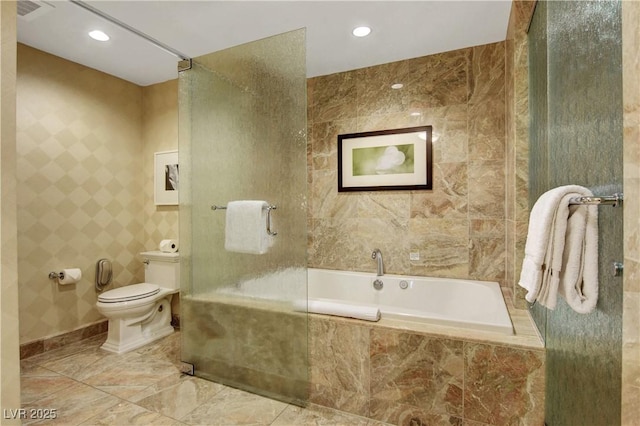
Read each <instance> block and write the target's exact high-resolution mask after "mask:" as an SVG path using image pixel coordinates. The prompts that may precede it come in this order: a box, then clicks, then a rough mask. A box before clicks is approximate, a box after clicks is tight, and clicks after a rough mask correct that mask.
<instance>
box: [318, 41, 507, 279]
mask: <svg viewBox="0 0 640 426" xmlns="http://www.w3.org/2000/svg"><path fill="white" fill-rule="evenodd" d="M393 83H403V84H404V87H403V88H402V89H400V90H393V89H391V88H390V86H391V85H392V84H393ZM308 98H309V107H308V125H309V146H310V155H309V172H310V186H309V191H310V195H309V217H310V219H309V220H310V223H309V266H310V267H319V268H328V269H344V270H356V271H373V270H375V263H374V262H373V261H372V260H371V256H370V255H371V251H372V250H373V249H374V248H380V249H381V250H382V253H383V254H384V260H385V266H386V270H387V272H389V273H397V274H411V275H430V276H446V277H455V278H468V277H471V278H477V279H482V280H491V281H498V282H500V283H501V284H502V285H504V284H505V269H506V266H505V251H506V248H505V43H504V42H500V43H495V44H489V45H484V46H477V47H472V48H467V49H461V50H456V51H452V52H446V53H441V54H436V55H431V56H426V57H421V58H416V59H410V60H406V61H400V62H393V63H390V64H385V65H380V66H375V67H369V68H364V69H359V70H354V71H348V72H343V73H338V74H332V75H328V76H322V77H317V78H312V79H310V80H309V82H308ZM411 113H419V114H420V115H418V116H415V115H411ZM418 125H433V147H434V155H433V158H434V164H433V166H434V167H433V181H434V182H433V191H389V192H384V191H378V192H356V193H338V192H337V135H338V134H341V133H354V132H363V131H371V130H383V129H394V128H401V127H410V126H418ZM410 252H419V253H420V260H418V261H410V260H409V253H410Z"/></svg>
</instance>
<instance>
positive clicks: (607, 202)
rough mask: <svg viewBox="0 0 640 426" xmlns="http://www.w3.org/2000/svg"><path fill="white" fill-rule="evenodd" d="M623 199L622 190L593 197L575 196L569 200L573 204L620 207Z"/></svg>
mask: <svg viewBox="0 0 640 426" xmlns="http://www.w3.org/2000/svg"><path fill="white" fill-rule="evenodd" d="M622 200H624V194H623V193H622V192H617V193H615V194H613V195H606V196H601V197H598V196H593V197H574V198H572V199H570V200H569V204H572V205H583V204H596V205H603V206H612V207H618V206H620V205H621V204H622Z"/></svg>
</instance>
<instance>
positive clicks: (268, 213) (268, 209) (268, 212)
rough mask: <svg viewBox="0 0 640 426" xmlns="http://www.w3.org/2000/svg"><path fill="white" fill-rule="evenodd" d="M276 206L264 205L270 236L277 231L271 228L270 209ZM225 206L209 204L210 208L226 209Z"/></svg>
mask: <svg viewBox="0 0 640 426" xmlns="http://www.w3.org/2000/svg"><path fill="white" fill-rule="evenodd" d="M277 208H278V206H266V207H264V210H266V211H267V234H269V235H271V236H276V235H278V233H277V232H276V231H273V230H272V229H271V210H276V209H277ZM226 209H227V206H216V205H215V204H214V205H213V206H211V210H226Z"/></svg>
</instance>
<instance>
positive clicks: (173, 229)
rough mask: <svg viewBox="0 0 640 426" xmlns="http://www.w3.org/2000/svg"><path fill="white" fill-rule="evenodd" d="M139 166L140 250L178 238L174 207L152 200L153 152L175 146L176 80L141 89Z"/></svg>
mask: <svg viewBox="0 0 640 426" xmlns="http://www.w3.org/2000/svg"><path fill="white" fill-rule="evenodd" d="M142 140H143V150H142V165H143V171H144V249H145V250H157V249H158V244H159V243H160V241H161V240H163V239H166V238H171V239H178V206H156V205H155V204H154V202H153V177H154V164H153V154H154V153H155V152H161V151H171V150H175V149H178V80H170V81H167V82H165V83H159V84H154V85H152V86H146V87H143V88H142Z"/></svg>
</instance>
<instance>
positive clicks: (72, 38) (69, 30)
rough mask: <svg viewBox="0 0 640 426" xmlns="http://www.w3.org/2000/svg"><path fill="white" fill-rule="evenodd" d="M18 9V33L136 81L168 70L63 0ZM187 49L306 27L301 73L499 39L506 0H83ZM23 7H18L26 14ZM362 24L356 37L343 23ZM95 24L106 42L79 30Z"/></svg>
mask: <svg viewBox="0 0 640 426" xmlns="http://www.w3.org/2000/svg"><path fill="white" fill-rule="evenodd" d="M47 3H48V4H50V5H52V6H54V7H53V8H52V9H51V10H50V11H48V12H47V13H44V14H42V15H41V16H39V17H36V18H34V19H33V20H32V21H30V22H29V21H27V20H25V19H24V18H20V17H19V18H18V41H20V42H21V43H24V44H27V45H29V46H32V47H35V48H37V49H40V50H44V51H46V52H49V53H52V54H54V55H57V56H60V57H63V58H65V59H68V60H71V61H74V62H78V63H80V64H83V65H86V66H88V67H91V68H95V69H98V70H101V71H104V72H106V73H109V74H112V75H115V76H117V77H120V78H123V79H125V80H128V81H131V82H133V83H136V84H138V85H141V86H146V85H150V84H154V83H159V82H162V81H166V80H170V79H173V78H176V77H177V61H178V59H177V58H176V57H175V56H173V55H171V54H169V53H167V52H165V51H163V50H161V49H159V48H157V47H156V46H154V45H152V44H151V43H149V42H148V41H146V40H144V39H142V38H140V37H139V36H136V35H134V34H132V33H131V32H129V31H126V30H124V29H122V28H119V27H117V26H115V25H114V24H112V23H110V22H107V21H105V20H104V19H102V18H100V17H98V16H96V15H95V14H93V13H91V12H89V11H87V10H85V9H83V8H82V7H80V6H78V5H75V4H73V3H70V2H68V1H63V0H58V1H55V0H54V1H47ZM86 3H87V4H89V5H90V6H92V7H94V8H96V9H99V10H100V11H101V12H103V13H106V14H107V15H109V16H111V17H114V18H116V19H117V20H119V21H121V22H124V23H125V24H127V25H129V26H131V27H133V28H135V29H137V30H138V31H141V32H143V33H145V34H147V35H148V36H151V37H152V38H154V39H156V40H158V41H160V42H162V43H164V44H165V45H167V46H170V47H171V48H173V49H175V50H177V51H180V52H182V53H184V54H185V55H187V56H189V57H197V56H200V55H204V54H207V53H210V52H215V51H218V50H222V49H225V48H228V47H231V46H236V45H239V44H242V43H246V42H249V41H253V40H258V39H261V38H264V37H268V36H272V35H275V34H279V33H283V32H286V31H290V30H294V29H298V28H303V27H304V28H306V29H307V75H308V76H309V77H314V76H319V75H326V74H332V73H335V72H341V71H347V70H352V69H357V68H363V67H367V66H372V65H378V64H383V63H387V62H393V61H397V60H401V59H407V58H415V57H418V56H425V55H430V54H433V53H438V52H445V51H449V50H455V49H459V48H463V47H469V46H476V45H480V44H486V43H493V42H497V41H501V40H504V39H505V36H506V31H507V23H508V19H509V12H510V8H511V0H493V1H484V0H475V1H456V0H445V1H425V0H423V1H362V0H361V1H326V0H325V1H307V0H298V1H246V0H236V1H214V0H209V1H202V0H200V1H190V0H178V1H166V0H143V1H125V0H120V1H86ZM28 16H29V15H27V17H28ZM359 25H368V26H370V27H371V28H372V33H371V35H369V36H368V37H365V38H361V39H360V38H356V37H354V36H353V35H351V30H352V29H353V28H354V27H356V26H359ZM92 29H102V30H103V31H105V32H106V33H108V34H109V35H110V36H111V40H109V41H107V42H102V43H101V42H97V41H94V40H92V39H90V38H89V37H88V36H87V33H88V32H89V31H90V30H92Z"/></svg>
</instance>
